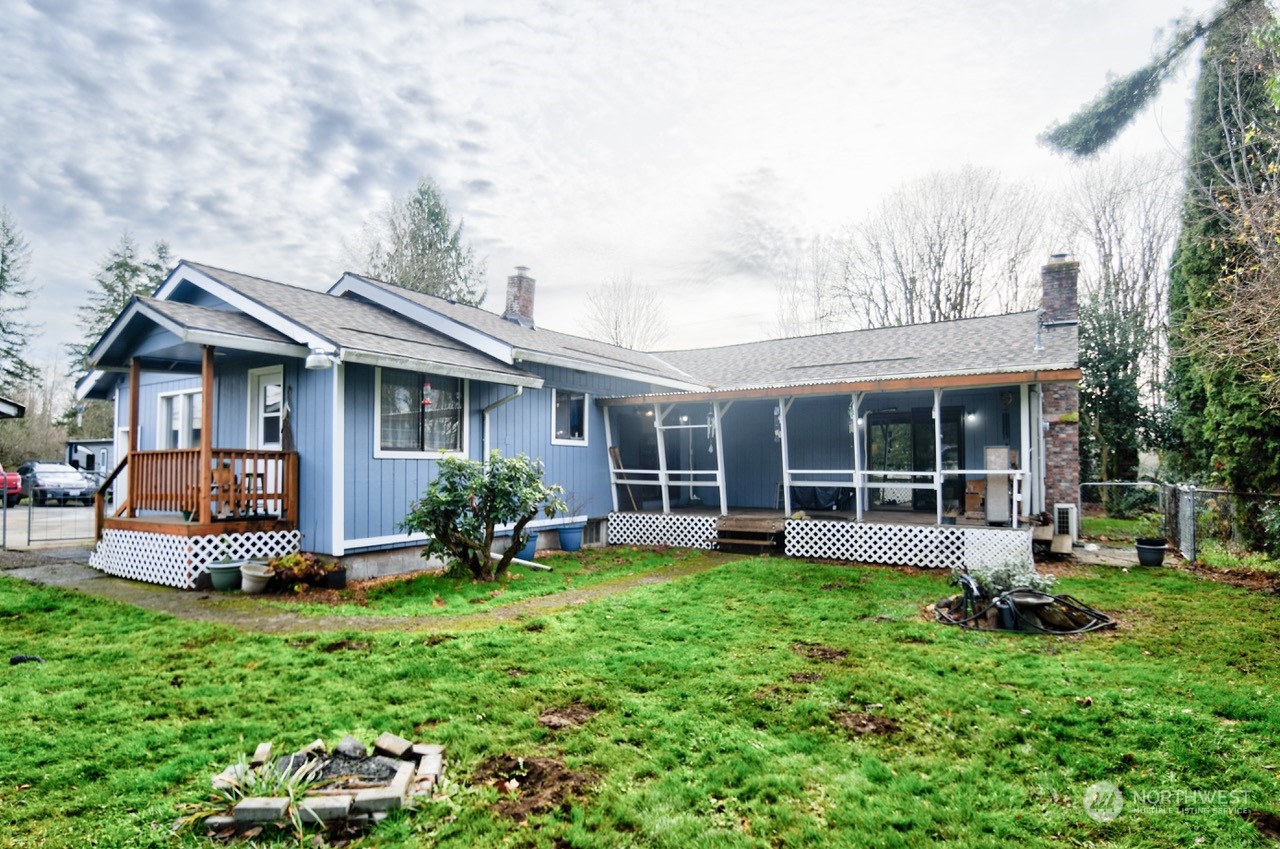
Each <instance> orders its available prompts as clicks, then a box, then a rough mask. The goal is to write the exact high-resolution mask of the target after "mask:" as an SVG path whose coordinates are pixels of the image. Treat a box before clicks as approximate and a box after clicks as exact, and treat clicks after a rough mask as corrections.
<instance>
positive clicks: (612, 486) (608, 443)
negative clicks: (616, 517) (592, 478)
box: [603, 405, 618, 513]
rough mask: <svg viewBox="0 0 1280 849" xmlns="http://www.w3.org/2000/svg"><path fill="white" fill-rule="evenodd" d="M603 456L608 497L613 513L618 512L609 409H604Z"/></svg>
mask: <svg viewBox="0 0 1280 849" xmlns="http://www.w3.org/2000/svg"><path fill="white" fill-rule="evenodd" d="M603 412H604V456H605V459H606V460H607V461H608V463H609V497H610V498H612V499H613V512H615V513H617V512H618V473H617V472H616V471H614V468H613V457H612V456H610V452H612V451H613V430H612V428H611V427H610V425H609V407H608V405H606V406H605V407H604V410H603Z"/></svg>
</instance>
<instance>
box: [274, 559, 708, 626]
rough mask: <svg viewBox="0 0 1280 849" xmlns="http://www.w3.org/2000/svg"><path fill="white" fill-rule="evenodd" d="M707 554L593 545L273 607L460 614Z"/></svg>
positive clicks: (663, 568)
mask: <svg viewBox="0 0 1280 849" xmlns="http://www.w3.org/2000/svg"><path fill="white" fill-rule="evenodd" d="M705 557H706V555H705V554H704V553H702V552H697V551H687V550H680V549H668V550H642V549H631V548H593V549H584V550H583V551H581V552H578V553H576V554H572V555H570V554H560V555H552V556H549V557H539V558H538V561H537V562H538V563H541V564H543V565H546V566H550V567H551V568H552V571H550V572H540V571H535V570H531V569H526V568H525V567H523V566H519V565H513V566H512V567H511V570H510V572H508V573H507V575H506V576H504V580H502V581H499V582H497V583H481V582H478V581H473V580H470V579H469V578H449V577H445V576H444V575H435V574H425V573H424V574H418V575H414V576H413V577H409V578H403V579H392V580H387V581H386V582H384V583H379V584H378V585H376V586H374V587H372V588H369V589H367V590H366V589H355V588H352V589H347V590H339V591H337V592H335V593H310V594H308V593H303V594H301V595H298V596H296V597H290V596H287V595H285V596H271V597H263V598H262V599H260V600H259V599H254V601H261V602H262V603H264V604H266V605H267V606H270V607H273V608H276V609H282V610H290V611H294V612H297V613H301V614H303V615H324V616H332V615H339V616H397V617H399V616H410V617H419V616H455V615H458V614H465V613H474V612H476V611H477V610H478V609H492V608H495V607H503V606H506V605H509V604H513V603H515V602H519V601H523V600H525V599H530V598H536V597H540V596H547V595H553V594H556V593H562V592H564V591H566V590H569V589H584V588H587V587H594V586H599V585H601V584H608V583H611V582H615V581H621V580H625V579H627V578H632V577H635V576H637V575H646V574H652V575H672V574H680V573H681V572H682V571H684V570H687V569H697V568H699V565H700V563H701V562H702V561H703V560H704V559H705Z"/></svg>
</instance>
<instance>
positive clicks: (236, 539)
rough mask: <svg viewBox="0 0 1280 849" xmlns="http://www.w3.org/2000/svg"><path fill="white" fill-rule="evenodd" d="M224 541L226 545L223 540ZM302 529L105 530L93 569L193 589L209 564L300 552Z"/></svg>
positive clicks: (92, 558)
mask: <svg viewBox="0 0 1280 849" xmlns="http://www.w3.org/2000/svg"><path fill="white" fill-rule="evenodd" d="M224 541H225V542H224ZM301 543H302V534H301V533H300V532H298V531H262V532H258V533H243V534H222V535H217V536H199V537H186V536H179V535H177V534H157V533H149V532H146V531H121V530H107V531H103V534H102V539H101V540H99V541H98V545H97V546H96V547H95V548H94V550H93V552H91V553H90V555H89V565H90V566H92V567H93V568H95V569H100V570H102V571H103V572H106V573H107V574H108V575H115V576H116V577H119V578H129V579H131V580H134V581H146V582H147V583H149V584H163V585H164V586H167V587H181V588H183V589H194V588H195V585H196V579H197V578H198V577H199V576H200V575H201V574H203V573H205V572H208V571H209V564H210V563H215V562H217V561H219V560H222V559H223V558H224V557H225V558H230V559H232V560H270V559H271V558H272V557H278V556H280V555H282V554H290V553H292V552H294V551H297V550H298V547H299V545H301Z"/></svg>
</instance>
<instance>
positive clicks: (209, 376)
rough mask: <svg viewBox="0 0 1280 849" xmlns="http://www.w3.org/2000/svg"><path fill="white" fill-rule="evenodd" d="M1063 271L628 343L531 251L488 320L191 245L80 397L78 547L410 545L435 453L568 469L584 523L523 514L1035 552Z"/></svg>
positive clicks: (165, 574)
mask: <svg viewBox="0 0 1280 849" xmlns="http://www.w3.org/2000/svg"><path fill="white" fill-rule="evenodd" d="M1077 272H1078V266H1077V265H1076V264H1075V263H1073V262H1070V261H1067V260H1066V259H1065V258H1064V257H1056V258H1055V259H1054V260H1053V261H1051V263H1050V264H1049V265H1048V266H1046V267H1045V269H1044V275H1043V279H1044V288H1045V299H1044V304H1045V306H1044V307H1043V308H1042V309H1041V310H1038V311H1028V312H1022V313H1014V314H1010V315H1003V316H994V317H986V318H974V319H966V320H961V321H954V322H940V323H935V324H927V325H917V326H912V327H898V328H885V329H879V330H867V331H857V332H852V333H839V334H827V335H823V336H813V337H805V338H801V339H784V340H771V341H767V342H759V343H753V344H749V345H737V346H728V347H721V348H710V349H700V350H688V351H668V352H661V353H643V352H637V351H631V350H628V349H624V348H618V347H615V346H612V345H608V344H604V343H600V342H596V341H592V340H588V339H584V338H581V337H577V336H571V335H568V334H563V333H557V332H554V331H550V330H545V329H541V328H538V327H537V326H536V323H535V321H534V314H533V313H534V310H533V305H534V286H535V284H534V281H533V279H532V278H530V277H529V276H528V274H527V273H526V270H525V269H523V268H521V269H518V270H517V273H516V274H515V275H514V276H512V277H510V278H509V280H508V291H507V301H506V309H505V310H504V312H503V314H502V315H497V314H495V313H491V312H488V311H485V310H483V309H480V308H477V307H471V306H465V305H462V304H458V303H452V302H449V301H447V300H444V299H441V298H437V297H433V296H430V295H424V294H421V293H418V292H413V291H409V290H406V289H402V288H399V287H396V286H392V285H389V284H386V283H382V282H380V281H377V280H372V279H369V278H367V277H363V276H360V275H355V274H347V275H345V276H343V277H342V278H341V279H340V280H339V281H338V282H337V283H336V284H334V285H333V286H332V287H330V289H329V290H328V291H327V292H318V291H315V290H310V289H305V288H300V287H295V286H289V285H285V284H281V283H275V282H271V281H267V280H262V279H259V278H255V277H250V276H246V275H242V274H237V273H234V272H230V271H225V270H222V269H217V268H212V267H210V266H206V265H200V264H196V263H192V262H186V261H184V262H181V263H179V265H178V266H177V267H176V268H175V269H174V270H173V271H172V272H171V273H170V274H169V276H168V278H167V279H166V281H165V282H164V284H163V285H162V286H161V287H160V288H159V289H158V290H157V291H156V293H155V294H154V296H153V297H149V298H135V299H134V300H133V301H131V302H130V304H129V306H128V307H127V308H126V309H125V310H124V311H123V313H122V314H121V315H120V316H119V317H118V318H117V319H116V321H115V322H114V323H113V324H112V325H111V327H110V328H109V329H108V330H107V332H106V333H105V334H104V335H103V337H102V338H101V339H100V340H99V341H98V343H97V344H96V345H95V347H94V348H93V350H92V352H91V355H90V359H91V363H92V367H93V369H94V371H92V372H91V373H90V374H89V375H88V376H87V377H86V378H85V379H84V380H83V381H82V382H81V384H80V385H79V387H78V392H79V395H80V396H81V397H89V398H101V399H109V400H113V401H114V403H115V405H116V406H115V408H116V423H117V434H118V444H117V456H120V457H122V458H123V460H122V462H121V463H120V465H119V466H117V468H116V470H115V473H114V481H113V483H114V491H115V492H116V493H117V499H116V503H115V504H114V505H111V509H110V510H107V509H106V505H105V504H102V503H99V505H98V509H99V511H100V512H99V521H98V534H99V540H98V544H97V547H96V549H95V551H94V554H93V555H92V559H91V562H92V563H93V564H94V565H95V566H97V567H98V568H101V569H103V570H105V571H107V572H108V573H111V574H117V575H122V576H128V577H133V578H138V579H143V580H149V581H153V582H157V583H164V584H169V585H173V586H181V587H192V586H195V585H196V583H197V582H198V581H199V580H200V578H201V576H202V574H203V573H204V572H205V571H206V569H207V566H208V564H209V563H210V562H213V561H216V560H218V559H220V558H221V557H222V556H224V554H231V555H233V556H253V557H269V556H273V555H275V554H279V553H284V552H287V551H293V550H297V549H298V548H302V549H304V550H308V551H313V552H317V553H324V554H329V555H334V556H341V557H344V558H350V559H351V560H352V562H358V558H359V556H361V555H370V554H373V553H376V552H384V551H388V550H401V549H411V548H414V547H417V546H420V545H421V543H422V538H421V537H415V536H413V535H410V534H406V533H405V532H404V531H403V530H402V529H401V528H400V527H399V522H400V521H401V520H402V519H403V517H404V516H405V514H406V513H407V511H408V509H409V505H410V503H411V502H412V501H413V500H414V499H416V498H417V497H418V496H419V495H420V494H421V493H422V492H423V490H424V489H425V488H426V486H427V483H428V482H429V481H430V480H431V479H432V477H433V476H434V474H435V470H436V465H437V461H438V460H439V459H440V458H441V457H442V456H445V455H446V454H461V455H464V456H468V457H472V458H476V459H479V458H482V457H484V456H487V454H488V452H489V451H491V450H498V451H501V452H503V453H504V454H515V453H525V454H528V455H529V456H531V457H537V458H540V459H541V460H542V461H543V463H544V464H545V476H546V479H547V480H548V481H549V482H553V483H558V484H561V485H562V486H564V488H565V490H566V494H567V495H566V500H567V501H568V503H569V504H570V506H571V508H572V509H571V511H570V512H571V513H572V514H573V515H571V516H566V517H557V518H556V519H551V520H543V521H541V522H538V523H536V524H535V525H534V526H531V529H543V530H550V529H554V528H555V527H556V526H557V525H560V524H564V523H567V522H572V521H581V520H584V519H586V520H607V537H608V541H610V542H644V543H660V544H679V545H695V546H703V547H712V546H715V545H717V544H718V543H717V529H718V527H719V525H720V524H723V522H724V521H725V517H729V516H732V515H739V516H748V515H756V516H767V517H771V518H770V521H776V522H785V524H786V545H787V550H788V552H790V553H796V554H810V555H815V556H827V555H828V554H831V553H832V552H836V553H837V554H843V555H845V556H849V557H853V558H856V559H863V560H871V561H872V562H916V561H917V560H918V561H920V562H921V563H922V565H946V563H945V559H944V560H942V561H939V560H938V558H937V557H934V556H933V555H932V554H929V555H928V556H921V557H915V556H911V557H907V556H905V555H903V553H902V552H903V551H905V550H907V549H913V550H914V549H920V550H924V551H928V552H934V553H936V552H937V551H940V550H942V549H957V548H958V549H959V550H960V551H961V554H960V555H958V556H961V557H964V556H968V555H965V554H964V551H965V550H970V551H972V552H977V551H979V550H982V551H986V552H988V553H990V552H995V553H996V554H997V555H999V556H1016V557H1021V556H1023V554H1024V552H1025V554H1026V555H1027V556H1029V553H1030V535H1029V532H1028V531H1027V530H1026V528H1025V518H1026V517H1029V516H1032V515H1034V514H1039V513H1042V512H1045V511H1051V510H1055V509H1056V508H1059V507H1069V508H1070V510H1074V509H1075V504H1076V499H1077V496H1076V487H1077V484H1078V481H1077V477H1078V473H1077V472H1076V471H1075V468H1076V467H1075V453H1076V443H1075V440H1076V437H1077V434H1076V424H1075V420H1074V419H1075V417H1074V413H1075V410H1076V400H1075V399H1076V395H1075V383H1076V381H1078V379H1079V375H1080V372H1079V367H1078V354H1077V341H1076V295H1075V286H1076V274H1077ZM975 505H978V506H977V507H975ZM975 509H980V510H981V515H975V512H974V511H975ZM799 511H803V512H799ZM1068 512H1070V511H1068ZM951 520H957V521H956V524H955V525H952V524H951ZM1020 524H1021V525H1022V526H1021V527H1020ZM995 525H1000V526H1003V525H1008V527H993V526H995ZM884 527H889V528H895V529H898V530H895V531H894V532H892V533H889V534H888V536H885V533H884V532H882V531H881V530H879V529H880V528H884ZM851 528H855V529H860V530H856V531H851V530H850V529H851ZM904 528H907V529H913V530H908V531H903V530H902V529H904ZM866 534H871V535H872V536H876V535H878V536H876V538H877V539H881V538H882V537H883V538H884V539H888V540H889V542H884V541H883V540H882V541H881V542H879V543H876V545H878V546H879V547H878V548H876V547H875V546H873V547H872V548H867V547H866V545H865V544H864V543H859V542H856V541H854V542H850V539H852V538H853V537H859V535H866ZM904 534H905V536H904ZM921 534H925V535H926V536H923V537H922V536H920V535H921ZM930 535H931V536H930ZM957 535H959V536H957ZM836 538H839V540H840V541H839V542H838V544H837V543H833V542H832V541H831V540H832V539H836ZM957 540H958V542H957ZM793 541H794V546H793ZM832 546H835V547H834V548H833V547H832ZM837 549H838V551H837ZM1010 553H1012V554H1010ZM832 556H835V555H834V554H833V555H832ZM952 556H953V557H954V556H956V555H954V554H953V555H952Z"/></svg>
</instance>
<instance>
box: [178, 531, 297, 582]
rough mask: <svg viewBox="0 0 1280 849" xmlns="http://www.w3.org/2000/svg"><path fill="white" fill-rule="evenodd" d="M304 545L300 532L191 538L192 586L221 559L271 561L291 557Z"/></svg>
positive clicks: (260, 532)
mask: <svg viewBox="0 0 1280 849" xmlns="http://www.w3.org/2000/svg"><path fill="white" fill-rule="evenodd" d="M301 545H302V533H301V532H300V531H257V532H249V533H243V534H220V535H217V536H202V537H191V549H190V554H191V563H192V566H193V571H192V576H191V580H192V585H193V586H194V585H195V579H196V577H197V576H199V575H201V574H203V573H205V572H208V571H209V564H210V563H217V562H218V561H219V560H224V559H225V560H270V559H271V558H273V557H279V556H281V555H282V554H292V553H293V552H295V551H297V550H298V548H299V547H300V546H301Z"/></svg>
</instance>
